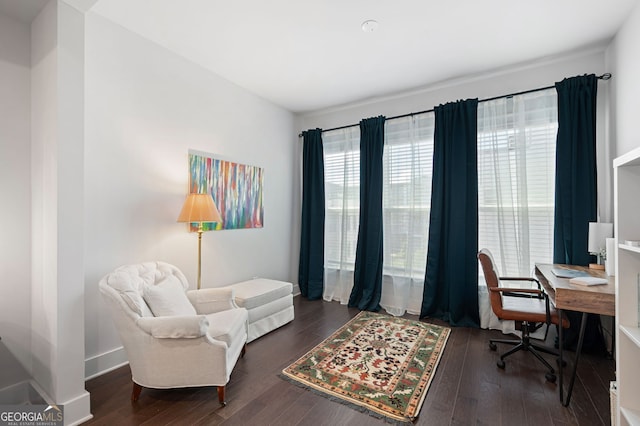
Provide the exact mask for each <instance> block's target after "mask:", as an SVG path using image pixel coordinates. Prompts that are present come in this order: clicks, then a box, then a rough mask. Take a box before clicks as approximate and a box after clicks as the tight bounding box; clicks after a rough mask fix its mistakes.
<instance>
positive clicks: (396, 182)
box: [382, 112, 434, 280]
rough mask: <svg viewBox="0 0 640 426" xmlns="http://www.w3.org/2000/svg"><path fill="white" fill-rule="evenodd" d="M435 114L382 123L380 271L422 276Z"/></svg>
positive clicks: (421, 278) (427, 236) (422, 277)
mask: <svg viewBox="0 0 640 426" xmlns="http://www.w3.org/2000/svg"><path fill="white" fill-rule="evenodd" d="M433 126H434V114H433V113H432V112H431V113H426V114H419V115H415V116H410V117H403V118H398V119H394V120H388V121H387V122H386V123H385V141H384V143H385V146H384V157H383V190H382V203H383V220H384V274H386V275H390V276H401V277H408V278H415V279H420V280H424V273H425V266H426V262H427V245H428V239H429V210H430V208H431V175H432V168H433Z"/></svg>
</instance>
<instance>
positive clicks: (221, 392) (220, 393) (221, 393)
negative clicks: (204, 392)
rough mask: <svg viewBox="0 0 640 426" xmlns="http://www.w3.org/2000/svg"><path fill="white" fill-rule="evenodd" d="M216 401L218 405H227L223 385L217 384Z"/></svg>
mask: <svg viewBox="0 0 640 426" xmlns="http://www.w3.org/2000/svg"><path fill="white" fill-rule="evenodd" d="M218 401H220V405H222V406H224V405H227V401H225V400H224V386H218Z"/></svg>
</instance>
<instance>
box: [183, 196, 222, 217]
mask: <svg viewBox="0 0 640 426" xmlns="http://www.w3.org/2000/svg"><path fill="white" fill-rule="evenodd" d="M221 221H222V218H221V217H220V212H219V211H218V208H217V207H216V204H215V203H214V202H213V198H211V194H189V195H188V196H187V199H186V200H184V205H183V206H182V211H181V212H180V215H179V216H178V222H189V223H192V222H221Z"/></svg>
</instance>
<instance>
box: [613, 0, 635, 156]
mask: <svg viewBox="0 0 640 426" xmlns="http://www.w3.org/2000/svg"><path fill="white" fill-rule="evenodd" d="M639 41H640V5H638V6H636V8H635V9H634V10H633V12H632V13H631V14H630V15H629V17H628V18H627V20H626V22H625V23H624V25H623V26H622V28H621V29H620V30H619V31H618V34H617V35H616V37H615V39H614V40H613V43H611V45H610V46H609V48H608V49H607V57H606V60H607V65H608V66H609V67H610V68H611V70H612V71H611V72H612V73H614V79H613V80H612V83H613V85H612V96H611V117H612V120H611V123H612V125H611V137H612V140H614V141H615V156H620V155H622V154H624V153H626V152H629V151H631V150H632V149H633V148H636V147H638V146H640V135H639V134H638V126H637V124H638V114H640V78H639V76H640V55H638V42H639Z"/></svg>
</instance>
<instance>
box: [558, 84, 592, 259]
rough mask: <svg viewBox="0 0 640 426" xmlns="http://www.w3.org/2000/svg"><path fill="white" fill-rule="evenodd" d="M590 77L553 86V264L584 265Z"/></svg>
mask: <svg viewBox="0 0 640 426" xmlns="http://www.w3.org/2000/svg"><path fill="white" fill-rule="evenodd" d="M597 89H598V79H597V77H596V76H595V75H593V74H591V75H584V76H579V77H572V78H566V79H564V80H562V81H561V82H560V83H556V91H557V92H558V136H557V140H556V195H555V214H554V220H555V222H554V238H553V262H554V263H567V264H572V265H587V264H588V263H589V261H590V255H589V251H588V238H589V222H595V221H596V217H597V216H596V214H597V210H596V209H597V182H596V92H597Z"/></svg>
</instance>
